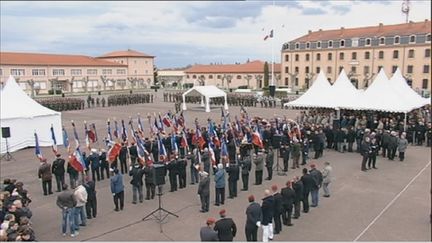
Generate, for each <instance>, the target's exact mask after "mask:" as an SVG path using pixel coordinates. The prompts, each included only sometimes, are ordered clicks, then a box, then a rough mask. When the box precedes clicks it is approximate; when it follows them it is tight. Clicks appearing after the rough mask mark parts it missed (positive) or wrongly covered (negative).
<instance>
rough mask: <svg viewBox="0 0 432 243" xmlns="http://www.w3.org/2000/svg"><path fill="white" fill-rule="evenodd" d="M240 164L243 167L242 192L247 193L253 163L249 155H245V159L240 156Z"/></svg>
mask: <svg viewBox="0 0 432 243" xmlns="http://www.w3.org/2000/svg"><path fill="white" fill-rule="evenodd" d="M239 163H240V166H241V176H242V182H243V189H241V190H242V191H247V190H248V188H249V172H250V171H251V169H252V162H251V158H250V156H249V154H246V155H244V156H243V157H241V156H239Z"/></svg>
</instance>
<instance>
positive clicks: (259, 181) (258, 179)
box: [255, 170, 263, 185]
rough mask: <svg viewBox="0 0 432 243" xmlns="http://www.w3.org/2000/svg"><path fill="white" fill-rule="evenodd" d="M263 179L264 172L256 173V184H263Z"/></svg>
mask: <svg viewBox="0 0 432 243" xmlns="http://www.w3.org/2000/svg"><path fill="white" fill-rule="evenodd" d="M262 178H263V171H262V170H260V171H255V184H256V185H261V184H262Z"/></svg>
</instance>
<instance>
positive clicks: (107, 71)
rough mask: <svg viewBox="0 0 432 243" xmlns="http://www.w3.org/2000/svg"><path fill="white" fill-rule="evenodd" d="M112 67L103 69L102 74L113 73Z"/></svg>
mask: <svg viewBox="0 0 432 243" xmlns="http://www.w3.org/2000/svg"><path fill="white" fill-rule="evenodd" d="M111 74H112V69H102V75H111Z"/></svg>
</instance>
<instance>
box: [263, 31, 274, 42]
mask: <svg viewBox="0 0 432 243" xmlns="http://www.w3.org/2000/svg"><path fill="white" fill-rule="evenodd" d="M269 38H273V30H270V33H269V34H268V35H266V36H265V37H264V40H267V39H269Z"/></svg>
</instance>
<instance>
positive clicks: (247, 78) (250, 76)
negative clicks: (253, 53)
mask: <svg viewBox="0 0 432 243" xmlns="http://www.w3.org/2000/svg"><path fill="white" fill-rule="evenodd" d="M244 79H246V82H247V87H248V89H249V81H250V80H251V79H252V75H250V74H247V75H245V76H244Z"/></svg>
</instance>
